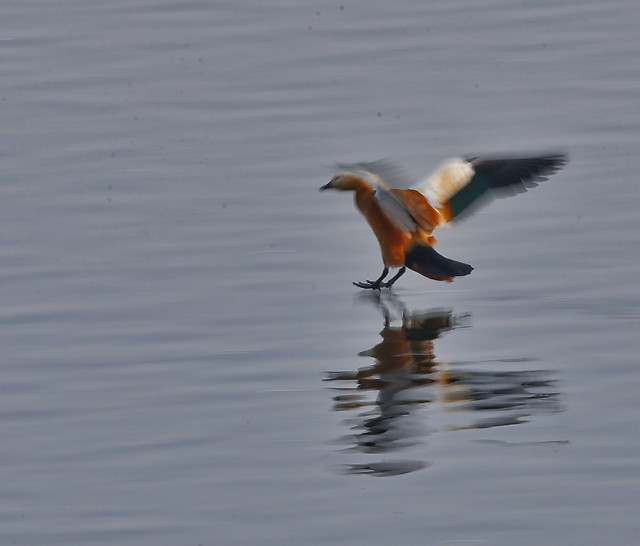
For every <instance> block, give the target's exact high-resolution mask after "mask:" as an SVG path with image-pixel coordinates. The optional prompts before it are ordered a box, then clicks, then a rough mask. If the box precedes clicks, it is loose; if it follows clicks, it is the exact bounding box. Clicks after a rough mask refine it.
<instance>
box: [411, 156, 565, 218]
mask: <svg viewBox="0 0 640 546" xmlns="http://www.w3.org/2000/svg"><path fill="white" fill-rule="evenodd" d="M565 163H566V157H565V155H563V154H550V155H545V156H537V157H523V158H508V159H483V158H470V159H462V158H456V159H452V160H449V161H447V162H446V163H444V164H443V165H442V166H441V167H440V168H439V169H438V170H437V171H436V172H435V173H434V174H433V175H432V176H430V177H429V178H427V179H426V180H424V181H421V182H419V183H418V184H417V185H416V186H415V189H416V190H418V191H419V192H420V193H422V194H424V195H426V196H427V198H428V199H429V201H430V202H431V204H432V205H433V206H434V207H436V208H437V209H438V210H439V211H440V213H441V214H442V216H443V219H444V221H445V222H451V221H452V220H454V219H458V220H459V219H461V218H463V217H465V216H467V215H468V214H469V213H471V212H473V211H474V210H475V209H476V207H477V206H479V205H482V204H484V203H486V202H487V201H488V200H490V199H493V198H496V197H508V196H510V195H517V194H519V193H524V192H526V191H527V189H528V188H534V187H535V186H537V185H538V184H537V182H541V181H543V180H546V179H547V178H546V177H547V176H550V175H552V174H553V173H555V172H556V171H558V170H559V169H560V168H561V167H562V166H563V165H564V164H565Z"/></svg>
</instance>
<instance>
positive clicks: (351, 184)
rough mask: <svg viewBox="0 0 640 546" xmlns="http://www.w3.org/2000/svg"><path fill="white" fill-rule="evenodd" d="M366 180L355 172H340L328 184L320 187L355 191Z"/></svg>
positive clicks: (322, 188)
mask: <svg viewBox="0 0 640 546" xmlns="http://www.w3.org/2000/svg"><path fill="white" fill-rule="evenodd" d="M363 184H366V182H365V181H364V180H363V179H362V178H360V177H359V176H358V175H356V174H354V173H339V174H336V175H335V176H334V177H333V178H332V179H331V180H329V183H328V184H325V185H324V186H321V187H320V191H322V190H340V191H353V190H357V189H358V188H359V187H361V186H362V185H363Z"/></svg>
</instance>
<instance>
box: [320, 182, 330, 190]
mask: <svg viewBox="0 0 640 546" xmlns="http://www.w3.org/2000/svg"><path fill="white" fill-rule="evenodd" d="M331 187H332V186H331V182H329V183H328V184H325V185H324V186H320V188H319V189H318V191H323V190H330V189H331Z"/></svg>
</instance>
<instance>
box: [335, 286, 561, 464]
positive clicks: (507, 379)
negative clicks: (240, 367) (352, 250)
mask: <svg viewBox="0 0 640 546" xmlns="http://www.w3.org/2000/svg"><path fill="white" fill-rule="evenodd" d="M358 302H360V303H365V304H367V305H370V306H374V307H375V308H377V309H378V310H379V311H380V313H381V314H382V318H383V328H382V330H381V331H380V332H379V336H380V338H381V339H380V341H379V342H378V343H377V344H376V345H374V346H373V347H371V348H369V349H366V350H363V351H361V352H360V353H358V356H359V357H363V358H368V359H372V360H373V362H372V363H371V364H369V365H367V366H364V367H360V368H357V369H355V370H352V371H330V372H327V373H326V376H325V378H324V381H327V382H330V383H331V384H332V386H331V392H332V398H333V409H334V410H335V411H337V412H345V413H347V414H348V417H347V418H346V419H345V421H344V423H345V425H346V426H348V427H349V429H350V431H351V432H350V433H348V434H345V435H344V436H342V437H340V438H338V439H336V441H335V443H336V444H339V445H342V446H343V448H342V449H341V451H343V452H347V453H359V454H365V455H366V459H367V460H366V461H365V462H361V463H348V464H342V465H338V466H335V467H333V469H334V470H336V471H338V472H340V473H344V474H366V475H372V476H394V475H399V474H406V473H409V472H414V471H416V470H420V469H423V468H425V467H427V466H429V462H427V461H423V460H415V459H401V458H398V457H397V456H396V454H400V453H402V452H403V451H405V452H406V451H409V450H410V448H414V447H415V446H418V445H420V444H423V443H425V441H426V440H425V438H426V437H427V436H428V435H429V434H432V433H436V432H442V431H451V430H461V429H488V428H492V427H499V426H506V425H516V424H520V423H525V422H527V421H528V420H529V417H530V416H531V415H533V414H534V413H541V412H545V413H546V412H556V411H560V403H559V400H558V399H559V393H558V392H557V391H556V390H555V388H556V383H557V381H556V380H554V379H552V378H551V376H552V373H553V372H551V371H548V370H536V369H533V370H523V369H522V363H523V362H525V363H526V362H528V361H530V359H518V360H500V361H493V362H494V363H495V364H496V365H497V366H493V367H497V368H498V369H497V370H487V366H486V364H487V361H482V364H484V365H483V366H481V367H482V370H479V369H474V366H473V365H474V364H480V361H477V362H466V363H459V364H452V363H447V362H442V361H440V360H438V358H437V356H436V351H435V346H434V342H435V340H437V339H438V338H439V337H440V336H441V335H443V334H447V333H448V334H449V335H451V334H452V332H454V331H455V330H457V329H460V328H471V327H472V326H471V317H470V315H468V314H454V313H453V311H452V310H446V309H428V310H425V311H409V310H408V309H407V307H406V305H405V304H404V303H403V302H402V301H401V300H400V299H399V298H397V297H395V296H394V295H393V294H390V293H388V292H387V293H383V294H381V293H380V292H379V291H377V292H366V293H362V294H361V295H359V297H358ZM510 363H512V364H513V366H514V367H517V368H518V369H517V370H513V369H508V366H509V364H510ZM516 363H517V366H516ZM489 367H491V366H489ZM505 367H507V369H505ZM433 406H436V408H435V411H437V412H440V411H442V412H447V413H449V412H450V411H455V412H456V413H455V415H456V416H461V417H458V418H462V419H464V421H463V422H458V423H448V424H446V425H441V426H437V427H434V426H429V423H428V419H427V416H426V412H425V411H422V410H424V409H426V408H429V409H431V408H432V407H433ZM389 457H393V458H389Z"/></svg>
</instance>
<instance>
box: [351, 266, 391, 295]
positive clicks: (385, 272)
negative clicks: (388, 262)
mask: <svg viewBox="0 0 640 546" xmlns="http://www.w3.org/2000/svg"><path fill="white" fill-rule="evenodd" d="M388 274H389V268H388V267H387V266H385V268H384V269H383V270H382V275H380V276H379V277H378V278H377V279H376V280H375V281H370V280H369V279H367V282H354V283H353V284H355V285H356V286H357V287H358V288H370V289H372V290H379V289H380V286H381V283H382V280H383V279H384V278H385V277H386V276H387V275H388Z"/></svg>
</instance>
